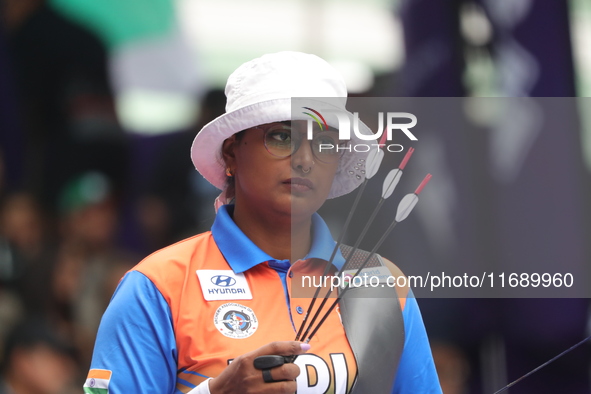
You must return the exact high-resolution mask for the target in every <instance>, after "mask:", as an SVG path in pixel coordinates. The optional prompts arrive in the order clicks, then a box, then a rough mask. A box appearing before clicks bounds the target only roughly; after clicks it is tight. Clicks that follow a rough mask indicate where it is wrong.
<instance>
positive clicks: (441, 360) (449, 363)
mask: <svg viewBox="0 0 591 394" xmlns="http://www.w3.org/2000/svg"><path fill="white" fill-rule="evenodd" d="M431 351H432V352H433V361H435V368H437V375H438V376H439V383H440V384H441V390H442V391H443V394H465V393H467V389H468V376H469V374H470V365H469V363H468V358H467V357H466V355H465V354H464V353H463V352H462V350H461V349H460V347H458V346H457V345H455V344H451V343H445V342H437V341H435V342H433V343H432V344H431Z"/></svg>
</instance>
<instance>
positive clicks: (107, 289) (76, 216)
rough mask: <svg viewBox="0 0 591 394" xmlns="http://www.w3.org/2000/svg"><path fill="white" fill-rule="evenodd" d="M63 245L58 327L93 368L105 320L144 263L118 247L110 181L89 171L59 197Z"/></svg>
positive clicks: (56, 292)
mask: <svg viewBox="0 0 591 394" xmlns="http://www.w3.org/2000/svg"><path fill="white" fill-rule="evenodd" d="M60 212H61V217H60V226H61V235H62V240H61V243H60V245H59V248H58V251H57V254H56V265H55V271H54V273H53V276H52V277H53V280H52V283H51V286H52V289H51V291H52V294H53V296H54V298H55V306H56V312H57V314H56V318H57V321H58V323H59V327H60V328H61V329H62V330H63V331H64V332H67V333H68V334H69V335H71V337H72V338H73V339H74V340H75V342H76V345H77V346H78V349H79V350H80V353H81V358H82V360H81V363H82V364H86V365H84V367H86V366H87V365H88V364H89V363H90V355H91V352H92V345H93V343H94V336H95V335H96V331H97V329H98V325H99V322H100V317H101V316H102V314H103V312H104V310H105V309H106V306H107V305H108V303H109V300H110V298H111V295H112V294H113V292H114V290H115V287H116V286H117V283H118V282H119V279H120V278H121V277H122V276H123V274H124V273H125V272H126V271H127V270H128V269H129V268H131V267H132V266H133V265H134V264H136V263H137V262H138V261H139V260H138V259H137V258H136V257H134V256H132V255H131V254H129V253H128V252H126V251H123V250H121V249H120V248H119V247H118V246H117V245H116V242H115V240H116V234H117V228H118V226H117V224H118V220H117V213H118V204H117V200H116V198H115V193H114V191H113V190H112V187H111V182H110V181H109V179H108V178H107V177H106V176H105V175H103V174H101V173H99V172H88V173H85V174H83V175H81V176H79V177H77V178H75V179H73V180H71V181H70V182H69V183H67V185H66V186H65V188H64V190H62V193H61V195H60Z"/></svg>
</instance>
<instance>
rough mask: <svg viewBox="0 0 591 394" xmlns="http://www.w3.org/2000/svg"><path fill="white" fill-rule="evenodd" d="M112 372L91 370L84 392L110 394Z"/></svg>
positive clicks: (88, 393)
mask: <svg viewBox="0 0 591 394" xmlns="http://www.w3.org/2000/svg"><path fill="white" fill-rule="evenodd" d="M111 374H112V372H111V371H108V370H106V369H91V370H90V372H89V373H88V377H87V378H86V383H84V392H85V393H87V394H109V382H110V381H111Z"/></svg>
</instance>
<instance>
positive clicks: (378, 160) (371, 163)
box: [365, 149, 384, 179]
mask: <svg viewBox="0 0 591 394" xmlns="http://www.w3.org/2000/svg"><path fill="white" fill-rule="evenodd" d="M383 159H384V151H383V150H381V149H372V151H371V152H369V155H367V160H366V164H365V177H366V178H367V179H370V178H371V177H372V176H374V175H375V174H376V173H377V172H378V170H379V169H380V165H382V160H383Z"/></svg>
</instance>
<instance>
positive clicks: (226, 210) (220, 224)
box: [211, 205, 345, 273]
mask: <svg viewBox="0 0 591 394" xmlns="http://www.w3.org/2000/svg"><path fill="white" fill-rule="evenodd" d="M233 211H234V206H233V205H223V206H221V207H220V209H219V210H218V213H217V215H216V218H215V221H214V223H213V226H212V227H211V233H212V235H213V239H214V240H215V242H216V244H217V246H218V248H219V249H220V251H221V252H222V254H223V255H224V258H225V259H226V261H227V262H228V264H229V265H230V268H232V270H233V271H234V272H235V273H241V272H244V271H246V270H248V269H250V268H252V267H254V266H255V265H258V264H261V263H264V262H266V261H278V260H277V259H274V258H273V257H271V256H269V255H268V254H267V253H265V252H263V251H262V250H261V249H260V248H259V247H258V246H256V245H255V244H254V243H253V242H252V241H251V240H250V239H249V238H248V237H247V236H246V235H245V234H244V233H243V232H242V230H240V228H239V227H238V226H236V223H234V220H232V217H231V215H232V212H233ZM335 244H336V242H335V241H334V239H333V238H332V235H331V234H330V230H329V229H328V226H327V225H326V223H325V222H324V220H322V218H321V217H320V215H318V214H317V213H314V215H312V247H311V248H310V251H309V252H308V255H307V256H306V257H305V259H311V258H316V259H322V260H326V261H328V260H329V259H330V255H331V254H332V251H333V249H334V246H335ZM344 261H345V260H344V258H343V256H342V255H341V252H340V250H339V251H338V252H337V255H336V256H335V259H334V261H333V264H334V265H335V266H336V267H337V269H340V268H341V267H342V265H343V263H344Z"/></svg>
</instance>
